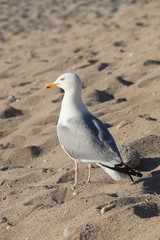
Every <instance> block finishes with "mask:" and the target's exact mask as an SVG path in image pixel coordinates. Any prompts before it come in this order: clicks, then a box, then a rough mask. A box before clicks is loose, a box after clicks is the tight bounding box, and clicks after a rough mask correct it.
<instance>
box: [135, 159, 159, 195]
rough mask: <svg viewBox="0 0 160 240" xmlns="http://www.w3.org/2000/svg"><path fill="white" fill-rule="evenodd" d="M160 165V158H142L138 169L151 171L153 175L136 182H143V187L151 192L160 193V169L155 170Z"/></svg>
mask: <svg viewBox="0 0 160 240" xmlns="http://www.w3.org/2000/svg"><path fill="white" fill-rule="evenodd" d="M159 166H160V158H157V157H156V158H142V159H141V162H140V166H139V168H138V170H139V171H140V172H149V171H151V176H149V177H147V178H141V179H139V180H137V181H135V184H138V183H140V182H143V189H144V191H145V192H147V193H150V194H160V170H155V171H153V170H154V169H156V168H157V167H159Z"/></svg>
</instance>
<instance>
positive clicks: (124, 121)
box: [117, 120, 130, 129]
mask: <svg viewBox="0 0 160 240" xmlns="http://www.w3.org/2000/svg"><path fill="white" fill-rule="evenodd" d="M129 123H130V122H129V121H128V120H123V121H122V122H120V123H119V124H118V125H117V129H119V128H122V127H124V126H126V125H128V124H129Z"/></svg>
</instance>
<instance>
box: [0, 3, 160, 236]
mask: <svg viewBox="0 0 160 240" xmlns="http://www.w3.org/2000/svg"><path fill="white" fill-rule="evenodd" d="M159 13H160V2H159V1H157V0H154V1H149V0H140V1H137V0H129V1H125V0H119V1H118V0H112V1H111V0H110V1H109V0H102V1H98V0H97V1H94V0H93V1H91V0H86V1H76V0H67V1H62V0H61V1H58V0H57V1H56V0H52V1H51V0H44V1H42V0H40V1H38V0H37V1H36V0H27V1H25V0H21V1H20V0H10V1H9V0H8V1H7V0H0V239H1V240H34V239H38V240H51V239H52V240H62V239H69V240H70V239H71V240H72V239H74V240H78V239H79V240H95V239H97V240H102V239H103V240H106V239H110V240H114V239H119V240H128V239H132V240H133V239H136V240H141V239H146V240H150V239H154V240H158V239H160V217H159V215H160V199H159V194H160V14H159ZM67 71H73V72H75V73H77V74H78V75H79V76H80V77H81V79H82V81H83V87H84V89H83V99H84V102H85V103H86V104H87V106H88V108H89V110H90V111H91V112H92V113H93V114H95V115H96V116H97V117H99V118H100V119H101V120H102V121H104V122H105V123H106V124H107V125H108V126H109V129H110V132H111V133H112V134H113V136H114V138H115V139H116V142H117V144H118V145H119V146H121V145H122V144H123V145H124V144H125V145H129V146H131V147H132V148H134V149H135V150H136V151H138V153H139V155H140V158H141V161H140V166H139V168H138V169H139V170H140V171H142V172H143V178H142V179H135V180H136V181H135V183H134V184H132V183H131V182H130V180H129V179H128V180H125V181H124V182H115V181H113V180H112V179H111V178H110V177H109V176H108V175H107V174H105V172H104V171H103V170H102V169H100V168H94V169H93V174H92V183H91V185H85V182H86V180H87V174H88V169H87V166H86V165H81V166H80V185H79V187H78V189H77V190H73V189H72V185H73V180H74V163H73V161H72V160H70V159H69V158H68V156H67V155H65V153H64V152H63V150H62V149H61V147H60V145H59V143H58V139H57V134H56V124H57V119H58V115H59V111H60V104H61V99H62V97H63V93H62V92H60V90H59V89H51V90H48V91H45V90H44V86H45V84H46V83H47V82H48V81H51V80H55V79H56V78H57V77H58V76H59V75H60V74H62V73H63V72H67ZM64 230H65V232H64ZM64 233H65V236H66V237H65V236H64ZM67 235H69V236H68V237H67Z"/></svg>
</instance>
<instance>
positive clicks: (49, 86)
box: [45, 82, 57, 89]
mask: <svg viewBox="0 0 160 240" xmlns="http://www.w3.org/2000/svg"><path fill="white" fill-rule="evenodd" d="M55 86H57V84H56V83H54V82H50V83H47V84H46V85H45V88H47V89H48V88H52V87H55Z"/></svg>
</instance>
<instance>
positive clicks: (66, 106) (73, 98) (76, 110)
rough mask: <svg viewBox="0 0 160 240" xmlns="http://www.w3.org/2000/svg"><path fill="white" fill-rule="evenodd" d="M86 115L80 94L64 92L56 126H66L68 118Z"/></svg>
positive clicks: (86, 111) (71, 91)
mask: <svg viewBox="0 0 160 240" xmlns="http://www.w3.org/2000/svg"><path fill="white" fill-rule="evenodd" d="M86 113H88V110H87V108H86V107H85V105H84V103H83V102H82V98H81V92H77V91H73V90H70V91H66V92H65V94H64V97H63V101H62V105H61V111H60V116H59V120H58V125H60V124H62V125H66V124H67V123H66V122H67V120H68V119H69V118H73V117H77V116H80V115H82V114H86Z"/></svg>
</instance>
